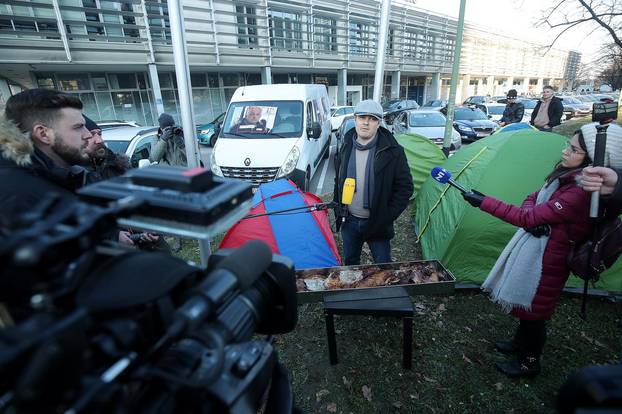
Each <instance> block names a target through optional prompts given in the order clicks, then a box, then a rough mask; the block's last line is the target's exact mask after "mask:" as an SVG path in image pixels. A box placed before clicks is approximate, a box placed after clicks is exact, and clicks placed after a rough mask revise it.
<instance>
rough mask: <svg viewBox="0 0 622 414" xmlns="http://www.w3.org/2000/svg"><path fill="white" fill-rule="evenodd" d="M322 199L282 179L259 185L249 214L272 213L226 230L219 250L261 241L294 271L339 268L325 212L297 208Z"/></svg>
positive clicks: (243, 221)
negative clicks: (283, 257)
mask: <svg viewBox="0 0 622 414" xmlns="http://www.w3.org/2000/svg"><path fill="white" fill-rule="evenodd" d="M321 202H322V200H321V199H320V198H318V197H317V196H315V195H314V194H311V193H304V192H302V191H300V189H298V187H296V185H295V184H294V183H292V182H291V181H289V180H285V179H281V180H277V181H273V182H269V183H265V184H261V185H260V186H259V188H258V189H257V192H256V193H255V195H254V197H253V206H252V207H251V210H250V213H249V215H254V214H263V213H275V212H276V213H275V214H270V215H265V216H260V217H254V218H248V219H242V220H240V221H239V222H237V223H236V224H235V225H234V226H233V227H231V228H230V229H229V231H228V232H227V234H226V235H225V237H224V239H223V240H222V242H221V243H220V248H236V247H240V246H241V245H243V244H244V243H246V242H247V241H249V240H261V241H263V242H265V243H267V244H268V246H270V249H272V252H273V253H277V254H281V255H283V256H287V257H289V258H290V259H292V260H293V261H294V264H295V266H296V269H310V268H318V267H332V266H340V265H341V257H340V256H339V250H338V249H337V244H336V243H335V239H334V238H333V232H332V230H331V228H330V223H329V221H328V212H327V211H326V210H315V211H312V212H310V211H309V210H307V209H304V208H303V209H300V210H296V211H291V212H285V213H278V212H279V211H282V210H288V209H292V208H299V207H304V206H313V205H315V204H318V203H321Z"/></svg>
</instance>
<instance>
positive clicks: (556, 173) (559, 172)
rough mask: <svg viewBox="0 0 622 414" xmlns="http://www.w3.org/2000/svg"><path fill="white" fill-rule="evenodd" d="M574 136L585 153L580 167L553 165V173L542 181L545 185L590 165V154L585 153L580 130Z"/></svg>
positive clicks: (585, 149) (583, 140)
mask: <svg viewBox="0 0 622 414" xmlns="http://www.w3.org/2000/svg"><path fill="white" fill-rule="evenodd" d="M575 135H578V138H579V146H580V147H581V149H582V150H583V151H585V158H584V159H583V162H582V163H581V165H579V166H577V167H572V168H568V167H563V166H562V163H561V161H560V162H558V163H557V164H556V165H555V168H554V169H553V171H551V173H550V174H549V175H547V176H546V179H545V180H544V181H545V182H546V185H549V184H551V183H552V182H553V181H555V180H557V179H558V178H559V177H561V176H563V175H565V174H568V173H570V172H572V171H576V170H582V169H583V168H585V167H587V166H588V165H590V164H591V163H592V158H591V157H590V154H589V152H588V151H587V146H586V145H585V139H584V138H583V133H582V132H581V130H580V129H577V130H576V131H575V132H574V134H573V136H575Z"/></svg>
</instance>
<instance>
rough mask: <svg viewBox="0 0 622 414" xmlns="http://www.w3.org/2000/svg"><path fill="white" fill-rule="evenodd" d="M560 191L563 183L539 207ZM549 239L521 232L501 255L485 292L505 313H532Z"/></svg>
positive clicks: (542, 195)
mask: <svg viewBox="0 0 622 414" xmlns="http://www.w3.org/2000/svg"><path fill="white" fill-rule="evenodd" d="M558 188H559V179H557V180H555V181H553V182H552V183H551V184H549V185H548V186H547V185H546V184H545V185H544V187H542V189H541V190H540V191H539V192H538V197H537V198H536V205H537V204H542V203H546V202H547V201H548V200H549V198H551V196H552V195H553V193H554V192H555V191H556V190H557V189H558ZM548 241H549V236H542V237H535V236H532V235H531V234H529V233H527V232H526V231H525V230H523V229H522V228H519V229H518V230H517V231H516V233H515V234H514V237H512V239H510V241H509V242H508V244H507V245H506V246H505V249H503V252H501V255H500V256H499V258H498V259H497V262H496V263H495V265H494V266H493V268H492V270H491V271H490V273H489V274H488V277H487V278H486V280H485V281H484V283H482V289H483V290H484V291H486V292H490V298H491V299H492V301H493V302H497V303H498V304H500V305H501V308H502V309H503V310H504V311H505V312H510V311H511V310H512V308H520V309H525V310H528V311H530V310H531V302H532V301H533V298H534V296H535V295H536V291H537V290H538V285H539V284H540V277H541V276H542V258H543V256H544V249H546V244H547V243H548Z"/></svg>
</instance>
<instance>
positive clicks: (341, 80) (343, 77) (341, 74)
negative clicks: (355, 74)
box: [337, 69, 348, 106]
mask: <svg viewBox="0 0 622 414" xmlns="http://www.w3.org/2000/svg"><path fill="white" fill-rule="evenodd" d="M346 86H348V69H339V71H337V105H339V106H343V105H345V104H346V102H347V101H346V98H347V94H346Z"/></svg>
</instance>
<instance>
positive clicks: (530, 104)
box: [520, 99, 538, 109]
mask: <svg viewBox="0 0 622 414" xmlns="http://www.w3.org/2000/svg"><path fill="white" fill-rule="evenodd" d="M520 103H522V104H523V106H524V107H525V109H533V108H535V107H536V105H537V104H538V101H536V100H535V99H525V100H523V101H520Z"/></svg>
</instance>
